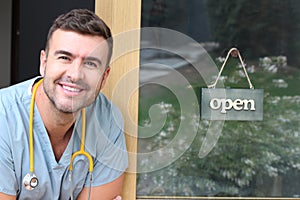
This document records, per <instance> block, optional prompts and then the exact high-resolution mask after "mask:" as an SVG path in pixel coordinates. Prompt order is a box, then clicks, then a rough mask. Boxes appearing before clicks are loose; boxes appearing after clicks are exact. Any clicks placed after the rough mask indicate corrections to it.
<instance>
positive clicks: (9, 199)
mask: <svg viewBox="0 0 300 200" xmlns="http://www.w3.org/2000/svg"><path fill="white" fill-rule="evenodd" d="M0 199H1V200H16V196H13V195H8V194H3V193H1V192H0Z"/></svg>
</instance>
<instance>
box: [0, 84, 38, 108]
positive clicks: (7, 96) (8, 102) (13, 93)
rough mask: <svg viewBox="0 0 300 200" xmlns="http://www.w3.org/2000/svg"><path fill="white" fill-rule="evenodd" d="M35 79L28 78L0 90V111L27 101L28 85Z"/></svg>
mask: <svg viewBox="0 0 300 200" xmlns="http://www.w3.org/2000/svg"><path fill="white" fill-rule="evenodd" d="M34 80H35V79H30V80H27V81H24V82H21V83H18V84H15V85H12V86H9V87H6V88H3V89H1V90H0V111H1V110H2V111H3V109H6V110H10V109H11V108H13V107H15V106H16V105H18V104H22V103H27V101H28V100H29V101H30V98H31V91H30V90H29V88H30V86H31V85H32V84H33V83H34Z"/></svg>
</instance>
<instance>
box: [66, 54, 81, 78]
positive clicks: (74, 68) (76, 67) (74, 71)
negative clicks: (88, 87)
mask: <svg viewBox="0 0 300 200" xmlns="http://www.w3.org/2000/svg"><path fill="white" fill-rule="evenodd" d="M82 68H83V67H82V60H81V59H75V60H73V62H72V63H71V64H70V66H69V67H68V69H67V71H66V75H67V77H68V78H69V79H70V80H71V81H72V82H77V81H78V80H81V79H83V75H84V73H83V69H82Z"/></svg>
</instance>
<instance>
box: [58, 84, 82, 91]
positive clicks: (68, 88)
mask: <svg viewBox="0 0 300 200" xmlns="http://www.w3.org/2000/svg"><path fill="white" fill-rule="evenodd" d="M62 87H63V88H64V89H65V90H69V91H71V92H79V91H80V90H79V89H77V88H72V87H69V86H65V85H63V86H62Z"/></svg>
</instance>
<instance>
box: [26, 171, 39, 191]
mask: <svg viewBox="0 0 300 200" xmlns="http://www.w3.org/2000/svg"><path fill="white" fill-rule="evenodd" d="M23 184H24V186H25V188H26V189H27V190H33V189H35V188H36V187H37V186H38V185H39V180H38V179H37V177H36V175H35V174H33V173H28V174H26V176H25V177H24V179H23Z"/></svg>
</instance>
